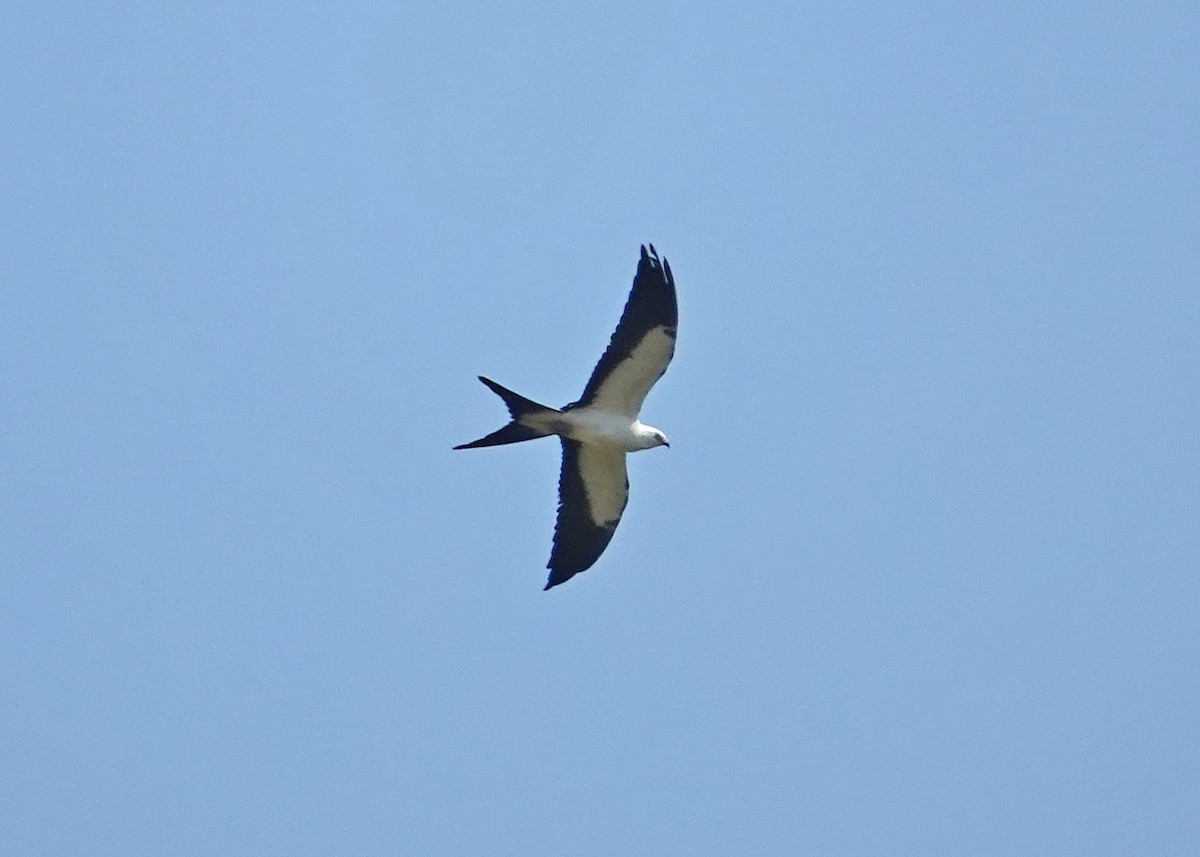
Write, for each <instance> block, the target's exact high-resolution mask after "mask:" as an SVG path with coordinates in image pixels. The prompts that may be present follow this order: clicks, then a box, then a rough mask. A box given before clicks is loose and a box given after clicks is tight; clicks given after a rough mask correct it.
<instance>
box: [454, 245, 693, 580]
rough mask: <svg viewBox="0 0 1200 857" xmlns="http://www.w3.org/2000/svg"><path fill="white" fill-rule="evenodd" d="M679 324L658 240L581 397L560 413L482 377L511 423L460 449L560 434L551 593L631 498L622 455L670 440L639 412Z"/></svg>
mask: <svg viewBox="0 0 1200 857" xmlns="http://www.w3.org/2000/svg"><path fill="white" fill-rule="evenodd" d="M678 320H679V313H678V310H677V308H676V303H675V279H674V277H672V276H671V266H670V265H668V264H667V260H666V259H663V260H662V261H661V262H660V261H659V258H658V254H657V253H656V252H655V251H654V245H653V244H651V245H650V250H649V252H647V251H646V248H645V247H644V246H643V247H642V258H641V260H640V261H639V262H638V269H637V276H635V277H634V279H633V289H632V291H630V293H629V300H628V301H627V302H626V304H625V311H624V312H623V313H622V314H621V320H620V322H618V324H617V329H616V332H614V333H613V335H612V340H611V341H610V342H609V344H608V349H607V350H606V351H605V352H604V356H603V357H601V358H600V362H599V363H597V364H596V368H595V369H594V370H592V377H591V379H590V380H589V381H588V383H587V386H586V387H585V388H584V390H583V396H581V397H580V399H579V401H577V402H572V403H571V404H569V405H567V406H566V407H564V408H562V409H561V410H558V409H555V408H548V407H546V406H545V405H539V404H537V403H536V402H531V401H530V400H529V399H526V398H525V397H524V396H519V395H517V394H516V393H514V392H513V391H512V390H508V389H505V388H504V387H501V386H500V385H499V384H497V383H496V382H495V381H492V380H489V379H488V378H484V377H483V376H480V378H479V380H480V381H482V382H483V383H484V384H486V385H487V386H488V388H489V389H491V391H492V392H494V393H495V394H496V395H498V396H499V397H500V398H501V399H503V400H504V404H505V405H506V406H507V407H508V413H509V415H510V416H511V417H512V421H511V422H510V423H509V424H508V425H506V426H505V427H504V428H502V429H500V430H499V431H494V432H492V433H491V434H489V435H487V436H486V437H481V438H480V439H479V440H476V441H473V442H471V443H464V444H462V445H461V446H456V447H454V448H455V449H473V448H475V447H480V446H498V445H500V444H504V443H518V442H520V441H523V440H533V439H534V438H538V437H547V436H549V435H558V436H559V437H560V438H561V439H562V449H563V457H562V472H561V473H560V475H559V477H558V522H557V523H556V524H555V525H554V548H553V549H552V550H551V551H550V562H549V563H547V564H546V567H547V568H548V569H550V579H549V580H548V581H547V582H546V589H549V588H550V587H552V586H557V585H558V584H560V583H563V582H565V581H567V580H569V579H571V578H572V577H573V576H574V575H576V574H578V573H579V572H581V571H586V570H587V569H589V568H591V567H592V565H593V564H594V563H595V562H596V560H598V559H599V558H600V554H602V553H603V552H604V549H605V548H606V547H607V546H608V543H609V541H611V540H612V537H613V533H614V532H615V531H616V529H617V524H618V523H619V522H620V520H621V513H622V512H623V511H625V503H626V502H627V501H628V500H629V478H628V477H627V476H626V473H625V453H627V452H637V451H638V450H642V449H653V448H654V447H656V446H670V444H668V443H667V436H666V435H665V434H663V433H662V432H661V431H659V430H658V429H656V428H654V427H653V426H648V425H643V424H642V422H641V421H640V420H639V419H638V413H639V412H640V411H641V409H642V402H643V401H645V399H646V394H647V393H649V392H650V388H651V387H653V386H654V382H655V381H657V380H658V379H659V378H661V377H662V374H663V372H665V371H667V364H668V363H670V362H671V356H672V355H673V354H674V353H675V328H676V325H677V324H678Z"/></svg>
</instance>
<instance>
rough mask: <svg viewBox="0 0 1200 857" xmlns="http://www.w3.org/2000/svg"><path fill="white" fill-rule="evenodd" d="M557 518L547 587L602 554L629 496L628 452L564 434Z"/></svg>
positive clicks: (547, 566)
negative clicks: (570, 437)
mask: <svg viewBox="0 0 1200 857" xmlns="http://www.w3.org/2000/svg"><path fill="white" fill-rule="evenodd" d="M562 448H563V459H562V472H561V473H560V474H559V477H558V522H557V523H556V524H555V525H554V548H553V550H551V551H550V562H548V563H547V564H546V568H548V569H550V579H549V580H548V581H547V582H546V588H547V589H549V588H550V587H552V586H557V585H558V584H560V583H563V582H565V581H567V580H570V579H571V578H572V577H574V576H575V575H576V574H578V573H579V572H581V571H586V570H587V569H589V568H591V567H592V565H593V564H594V563H595V562H596V560H598V559H599V558H600V554H602V553H604V549H605V548H606V547H608V543H609V542H610V541H612V537H613V533H614V532H616V530H617V524H619V523H620V522H621V513H622V512H624V511H625V504H626V503H627V502H628V501H629V478H628V476H627V475H626V472H625V453H624V452H622V451H621V450H619V449H616V448H615V447H609V446H600V445H598V444H582V443H579V442H578V441H574V440H569V439H567V438H565V437H564V438H563V439H562Z"/></svg>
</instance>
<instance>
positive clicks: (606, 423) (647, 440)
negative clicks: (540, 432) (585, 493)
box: [559, 407, 658, 452]
mask: <svg viewBox="0 0 1200 857" xmlns="http://www.w3.org/2000/svg"><path fill="white" fill-rule="evenodd" d="M559 418H560V419H561V421H562V422H563V423H564V424H565V426H564V428H565V431H562V432H559V433H560V434H563V435H566V436H567V437H569V438H571V439H572V440H577V441H580V442H582V443H601V444H606V445H609V446H616V447H618V448H620V449H623V450H625V451H626V452H636V451H637V450H639V449H649V448H650V447H652V446H657V445H658V440H657V437H656V435H655V430H654V429H652V428H651V427H649V426H646V425H643V424H642V423H641V422H640V421H639V420H631V419H630V418H629V416H628V415H627V414H617V413H613V412H612V411H603V410H598V409H597V408H586V407H585V408H576V409H574V410H569V411H566V412H565V413H563V414H562V415H561V416H560V417H559Z"/></svg>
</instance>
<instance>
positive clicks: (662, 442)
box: [654, 431, 671, 449]
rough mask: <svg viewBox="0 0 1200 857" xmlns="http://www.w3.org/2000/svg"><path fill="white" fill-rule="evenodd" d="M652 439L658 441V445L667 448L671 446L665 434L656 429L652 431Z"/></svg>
mask: <svg viewBox="0 0 1200 857" xmlns="http://www.w3.org/2000/svg"><path fill="white" fill-rule="evenodd" d="M654 439H655V440H657V441H658V445H659V446H665V447H666V448H667V449H670V448H671V444H670V442H669V441H668V440H667V436H666V435H665V434H663V433H662V432H660V431H656V432H655V433H654Z"/></svg>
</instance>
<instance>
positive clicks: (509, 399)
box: [454, 375, 559, 449]
mask: <svg viewBox="0 0 1200 857" xmlns="http://www.w3.org/2000/svg"><path fill="white" fill-rule="evenodd" d="M479 380H480V381H482V382H483V383H484V384H486V385H487V387H488V389H489V390H491V391H492V392H493V393H495V394H496V395H497V396H499V397H500V398H501V399H503V400H504V404H505V406H507V407H508V413H509V416H511V417H512V422H510V423H509V424H508V425H506V426H505V427H504V428H502V429H499V430H498V431H494V432H492V433H491V434H489V435H487V436H485V437H481V438H480V439H479V440H473V441H471V442H470V443H464V444H461V445H459V446H456V447H454V448H455V449H475V448H477V447H480V446H500V445H501V444H505V443H520V442H521V441H523V440H534V439H535V438H539V437H546V436H547V435H550V434H553V432H549V431H546V430H545V429H543V428H534V427H533V426H532V425H529V422H530V421H531V420H530V418H531V417H533V418H536V417H540V416H548V415H549V414H557V413H559V411H558V410H556V409H554V408H548V407H546V406H545V405H539V404H538V403H537V402H534V401H530V400H529V399H526V398H525V397H524V396H522V395H520V394H518V393H514V392H513V391H512V390H509V389H507V388H506V387H501V386H500V385H499V384H497V383H496V382H495V381H493V380H491V379H490V378H485V377H483V376H482V375H480V376H479Z"/></svg>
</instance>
